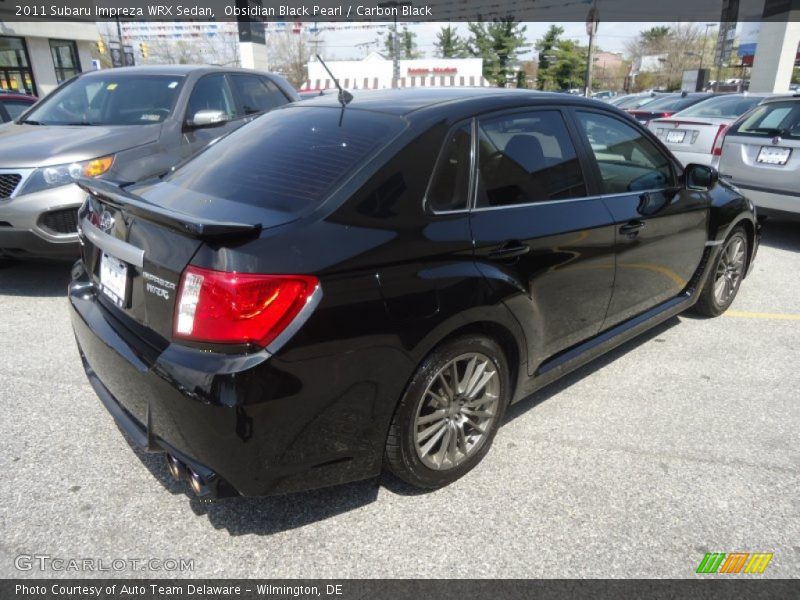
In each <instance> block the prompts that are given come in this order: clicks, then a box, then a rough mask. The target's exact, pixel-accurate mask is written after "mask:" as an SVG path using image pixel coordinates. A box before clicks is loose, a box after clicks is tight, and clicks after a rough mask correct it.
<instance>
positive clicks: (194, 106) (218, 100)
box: [187, 74, 236, 119]
mask: <svg viewBox="0 0 800 600" xmlns="http://www.w3.org/2000/svg"><path fill="white" fill-rule="evenodd" d="M201 110H221V111H222V112H224V113H225V114H226V115H227V116H228V118H232V117H233V116H234V115H235V112H236V111H235V109H234V102H233V96H232V95H231V90H230V88H229V87H228V82H227V81H226V78H225V75H222V74H219V75H207V76H205V77H203V78H201V79H200V80H199V81H198V82H197V83H196V84H195V86H194V90H192V95H191V96H190V97H189V114H188V115H187V117H188V118H189V119H191V118H192V117H194V115H195V114H197V113H198V112H199V111H201Z"/></svg>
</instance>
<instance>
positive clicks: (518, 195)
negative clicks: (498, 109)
mask: <svg viewBox="0 0 800 600" xmlns="http://www.w3.org/2000/svg"><path fill="white" fill-rule="evenodd" d="M584 196H586V184H585V183H584V178H583V173H582V172H581V167H580V164H579V162H578V157H577V154H576V152H575V148H574V146H573V144H572V140H571V139H570V137H569V133H568V131H567V127H566V124H565V123H564V118H563V117H562V116H561V113H560V112H559V111H557V110H542V111H535V112H530V113H517V114H512V115H507V116H502V117H495V118H490V119H481V120H480V121H479V127H478V189H477V200H476V206H477V207H478V208H481V207H494V206H513V205H516V204H528V203H531V202H542V201H547V200H566V199H570V198H582V197H584Z"/></svg>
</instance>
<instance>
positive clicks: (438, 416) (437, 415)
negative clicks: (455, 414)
mask: <svg viewBox="0 0 800 600" xmlns="http://www.w3.org/2000/svg"><path fill="white" fill-rule="evenodd" d="M446 415H447V411H446V410H445V409H443V408H441V409H439V410H435V411H433V412H432V413H430V414H429V415H425V416H424V417H418V418H417V427H419V426H420V425H425V424H426V423H430V422H431V421H439V420H442V419H444V417H445V416H446Z"/></svg>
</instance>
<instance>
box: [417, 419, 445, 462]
mask: <svg viewBox="0 0 800 600" xmlns="http://www.w3.org/2000/svg"><path fill="white" fill-rule="evenodd" d="M442 424H444V421H442ZM447 430H448V429H447V427H440V428H439V431H438V432H436V435H434V436H433V437H432V438H431V439H430V440H428V443H427V444H425V445H424V446H423V447H422V448H419V449H418V451H419V453H420V458H424V457H425V456H427V455H428V452H430V451H431V450H432V449H433V447H434V446H435V445H436V443H437V442H438V441H439V440H440V439H441V438H442V436H443V435H444V434H445V432H446V431H447Z"/></svg>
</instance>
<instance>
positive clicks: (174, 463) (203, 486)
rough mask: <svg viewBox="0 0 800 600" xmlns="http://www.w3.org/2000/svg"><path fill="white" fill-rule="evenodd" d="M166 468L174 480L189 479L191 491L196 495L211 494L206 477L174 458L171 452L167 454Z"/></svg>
mask: <svg viewBox="0 0 800 600" xmlns="http://www.w3.org/2000/svg"><path fill="white" fill-rule="evenodd" d="M166 457H167V468H168V469H169V474H170V475H172V478H173V479H174V480H175V481H183V480H184V479H188V480H189V486H190V487H191V488H192V491H193V492H194V493H195V494H196V495H198V496H208V495H209V494H211V489H210V488H209V486H208V482H207V481H206V479H205V478H204V477H203V476H202V475H200V473H198V472H197V471H195V470H194V469H192V468H191V467H189V466H187V465H186V464H184V463H183V462H181V460H180V459H178V458H175V457H174V456H173V455H172V454H167V455H166Z"/></svg>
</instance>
